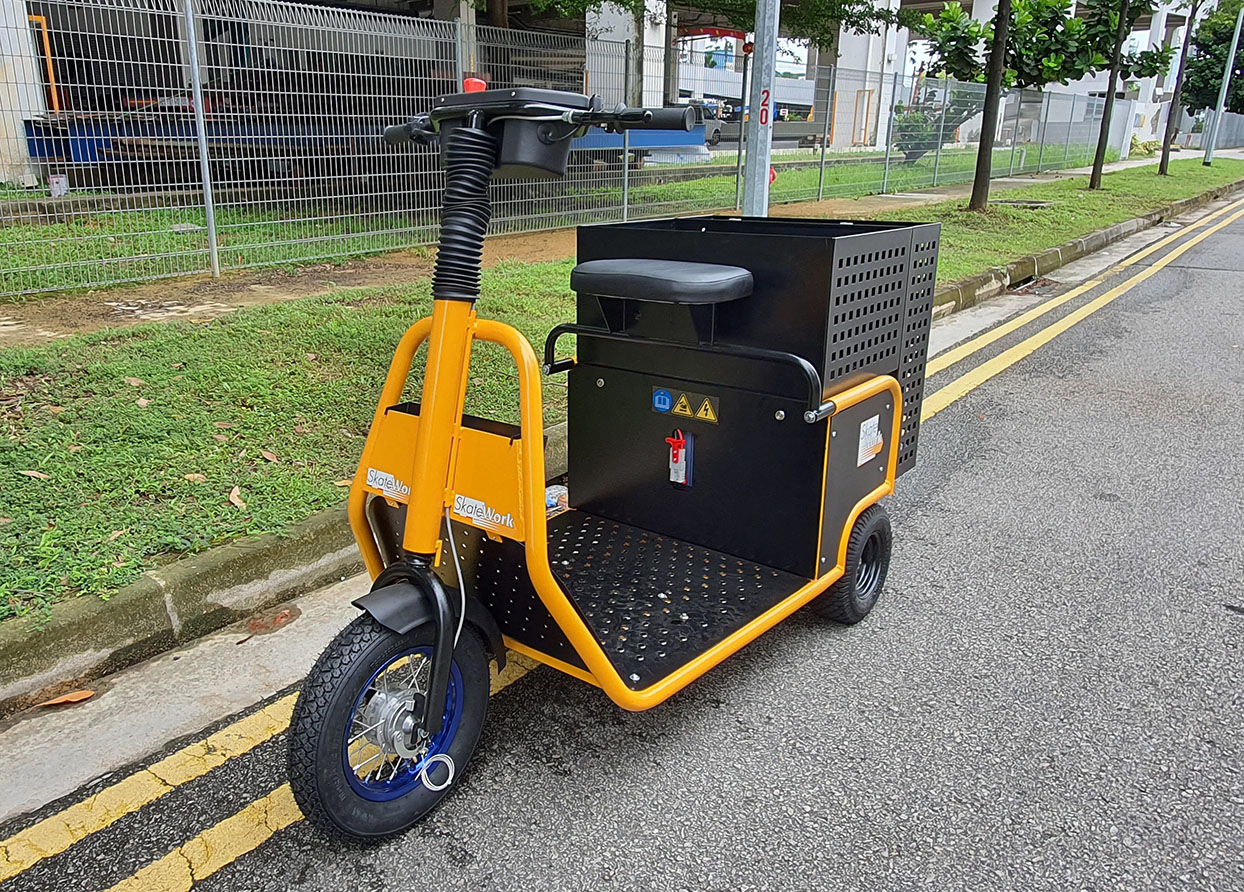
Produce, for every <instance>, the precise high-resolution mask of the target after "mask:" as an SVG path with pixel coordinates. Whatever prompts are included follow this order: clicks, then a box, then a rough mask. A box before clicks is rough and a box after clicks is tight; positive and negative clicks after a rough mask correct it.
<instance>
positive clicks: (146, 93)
mask: <svg viewBox="0 0 1244 892" xmlns="http://www.w3.org/2000/svg"><path fill="white" fill-rule="evenodd" d="M187 3H189V6H187ZM0 16H2V17H0V295H17V294H24V293H30V292H38V291H52V290H68V289H77V288H86V287H96V286H101V285H109V284H114V283H119V282H125V281H133V280H139V279H151V278H158V277H161V276H173V275H182V274H186V273H198V272H206V271H209V270H213V269H215V268H219V269H225V270H228V269H237V268H245V267H255V266H271V265H293V264H298V263H303V262H308V261H316V260H326V259H334V258H342V257H347V256H357V255H364V254H369V253H374V252H380V251H388V250H393V249H396V248H402V247H409V246H411V245H416V244H426V243H430V242H432V241H433V240H434V239H435V235H436V225H437V216H438V201H439V196H440V189H441V185H442V181H443V180H442V173H441V172H440V169H439V163H438V162H439V159H438V156H437V153H436V151H435V150H434V149H430V148H419V147H416V148H410V147H393V146H389V145H387V144H386V143H385V142H384V141H383V139H382V138H381V136H380V134H381V132H382V130H383V128H384V127H385V126H386V125H387V124H390V123H394V122H398V121H401V120H403V119H405V118H406V117H408V116H409V115H410V114H412V113H414V112H416V111H419V110H422V109H425V108H427V107H429V106H430V104H431V102H432V100H433V98H434V97H435V96H437V95H441V94H444V93H446V92H451V91H453V90H455V89H456V88H457V85H458V84H460V83H461V80H462V78H463V77H464V76H467V75H472V76H476V77H481V78H483V79H484V80H486V81H487V82H488V83H489V84H490V85H491V86H494V87H510V86H532V87H544V88H552V89H560V90H570V91H575V92H587V93H598V94H600V95H601V96H602V98H603V99H604V100H605V101H606V102H607V103H611V104H612V103H616V102H620V101H626V102H629V103H631V104H635V103H641V102H642V103H643V104H646V105H660V104H662V98H663V95H664V92H665V88H666V87H667V86H668V84H667V83H666V81H665V77H666V74H667V66H666V64H665V63H666V59H665V55H664V50H663V48H662V47H653V46H631V45H630V44H628V43H619V42H611V41H600V40H585V39H583V38H581V37H574V36H569V35H554V34H542V33H531V32H519V31H513V30H498V29H493V28H488V27H483V26H480V27H475V28H469V27H464V26H462V25H460V24H459V23H456V22H440V21H434V20H428V19H421V18H416V17H414V16H408V15H398V14H391V13H381V12H370V11H363V10H357V9H349V8H341V7H337V6H332V5H320V4H307V3H298V2H290V0H0ZM741 61H742V60H741V59H740V58H736V59H732V60H730V61H729V63H728V64H724V65H719V66H715V67H706V65H705V64H703V62H704V60H695V59H679V60H673V62H674V63H676V64H671V65H670V66H668V69H669V70H676V71H677V72H678V74H677V93H678V96H679V101H681V102H690V103H692V104H694V105H696V106H697V107H698V109H699V112H698V115H697V120H698V126H697V127H696V129H695V130H694V131H693V132H692V133H690V134H673V133H669V132H665V133H662V132H657V131H644V132H640V131H635V132H633V133H630V134H627V135H618V134H607V133H604V132H601V131H593V132H591V133H588V134H587V135H585V136H583V137H580V138H579V139H577V140H576V141H575V142H574V144H573V148H572V151H571V156H570V166H569V171H568V173H567V175H566V177H565V178H563V179H561V180H556V181H536V182H514V183H499V184H497V185H496V186H494V190H493V199H494V215H493V225H492V231H493V232H494V233H507V232H519V231H530V230H538V229H550V228H556V227H562V226H572V225H576V224H579V223H588V222H601V221H609V220H620V219H627V218H638V217H651V216H663V215H669V214H679V213H693V212H697V211H707V210H717V209H730V208H734V207H737V206H738V202H739V199H740V198H741V191H742V184H741V182H740V181H739V177H738V170H739V160H740V152H746V149H747V146H746V144H745V141H744V140H743V139H742V132H743V129H744V123H745V121H746V120H747V118H748V117H749V115H750V109H749V108H748V107H747V101H746V99H745V98H744V96H745V94H746V85H745V83H744V81H743V74H742V71H741V70H740V69H741V67H742V65H741ZM983 102H984V89H983V87H981V86H980V85H977V84H965V83H959V82H957V81H954V80H946V79H942V80H938V79H933V78H927V77H924V76H903V75H901V74H895V73H894V72H887V73H881V72H866V71H856V70H851V69H846V68H837V67H829V66H822V67H819V68H818V67H812V68H810V69H809V70H808V71H807V72H806V76H805V77H803V78H779V90H778V93H777V103H776V107H775V122H774V129H773V135H774V140H775V150H774V155H773V168H774V171H775V174H776V179H775V181H774V183H773V185H772V188H771V192H770V195H771V201H773V202H793V201H808V200H817V199H828V198H841V197H855V196H860V195H865V194H870V193H887V192H888V193H901V192H903V191H905V190H912V189H922V188H927V187H930V186H940V185H949V184H954V183H962V182H967V181H970V180H971V178H972V174H973V170H974V167H975V161H976V152H977V148H978V147H979V144H980V141H981V139H982V134H981V110H982V106H983ZM1102 104H1103V103H1102V100H1100V99H1092V98H1088V97H1085V96H1078V95H1071V94H1061V93H1050V92H1047V93H1041V92H1036V91H1028V92H1023V93H1020V92H1017V91H1016V92H1012V93H1010V94H1008V95H1007V96H1006V97H1005V100H1004V104H1003V107H1002V110H1001V113H1000V123H999V128H998V132H997V133H996V134H993V135H992V144H993V146H994V149H993V175H994V176H1008V175H1013V174H1021V173H1024V174H1030V173H1035V172H1038V171H1046V170H1051V169H1056V168H1065V167H1075V166H1079V165H1083V164H1087V163H1089V162H1090V161H1091V159H1092V153H1093V148H1094V146H1095V144H1096V139H1097V132H1098V127H1099V124H1100V118H1101V106H1102ZM1129 117H1130V103H1127V102H1119V103H1117V104H1116V116H1115V121H1114V122H1113V124H1112V128H1111V133H1112V147H1113V152H1114V153H1115V157H1117V156H1118V153H1119V152H1122V151H1123V150H1124V149H1125V145H1124V141H1125V140H1126V139H1127V138H1128V136H1129V128H1128V126H1127V123H1128V120H1129ZM1232 117H1235V116H1232ZM1221 140H1222V141H1221V143H1220V144H1221V145H1224V146H1226V145H1233V144H1239V142H1241V141H1244V128H1240V127H1239V126H1238V125H1237V124H1235V123H1234V122H1224V127H1223V128H1222V138H1221Z"/></svg>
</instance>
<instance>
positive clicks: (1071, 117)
mask: <svg viewBox="0 0 1244 892" xmlns="http://www.w3.org/2000/svg"><path fill="white" fill-rule="evenodd" d="M1075 122H1076V94H1075V93H1072V94H1071V111H1069V112H1068V113H1067V142H1066V143H1064V144H1063V163H1062V164H1061V165H1060V166H1061V167H1062V168H1066V167H1067V156H1068V155H1070V154H1071V127H1072V125H1073V124H1075Z"/></svg>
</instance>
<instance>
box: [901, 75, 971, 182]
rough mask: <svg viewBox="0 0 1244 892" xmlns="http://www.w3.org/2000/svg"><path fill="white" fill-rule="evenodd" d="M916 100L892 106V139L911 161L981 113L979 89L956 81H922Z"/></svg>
mask: <svg viewBox="0 0 1244 892" xmlns="http://www.w3.org/2000/svg"><path fill="white" fill-rule="evenodd" d="M916 95H917V97H918V98H917V99H916V100H915V101H914V102H911V103H909V104H905V103H901V102H900V103H897V104H896V105H895V106H894V142H893V145H894V147H895V148H896V149H898V150H899V151H900V152H902V153H903V157H904V159H906V161H907V162H908V163H909V164H910V163H914V162H915V161H918V160H919V159H920V158H921V157H923V156H924V155H926V154H928V153H929V152H934V151H936V150H937V149H938V148H940V147H941V146H942V145H943V144H945V143H946V142H947V141H948V140H949V139H951V138H952V137H953V136H954V134H955V131H956V129H958V127H959V125H960V124H962V123H963V122H964V121H966V120H968V119H969V118H971V117H973V116H975V115H977V114H979V113H980V90H979V89H977V88H975V87H968V86H963V85H961V84H960V83H959V82H958V81H934V80H925V81H924V82H923V83H922V84H921V85H920V86H919V87H918V88H917V89H916Z"/></svg>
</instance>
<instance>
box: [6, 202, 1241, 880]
mask: <svg viewBox="0 0 1244 892" xmlns="http://www.w3.org/2000/svg"><path fill="white" fill-rule="evenodd" d="M1161 256H1162V255H1161V254H1160V253H1159V254H1156V255H1154V256H1153V257H1150V258H1148V260H1147V261H1146V262H1145V263H1148V262H1152V261H1155V260H1158V259H1159V258H1160V257H1161ZM1144 268H1145V264H1144V263H1142V264H1138V265H1137V266H1134V267H1132V268H1131V269H1130V270H1128V271H1127V272H1126V273H1119V274H1117V275H1116V276H1115V277H1114V278H1112V279H1111V280H1109V281H1108V282H1107V283H1106V284H1105V285H1102V286H1101V287H1099V288H1097V289H1096V290H1094V291H1090V292H1089V293H1087V294H1085V295H1083V296H1082V297H1081V298H1079V299H1076V300H1073V301H1070V302H1069V303H1068V304H1067V305H1065V306H1064V307H1061V308H1060V309H1059V310H1057V311H1054V312H1052V313H1050V314H1048V315H1047V316H1045V317H1043V318H1042V319H1040V320H1039V321H1037V322H1034V323H1033V324H1032V325H1030V326H1028V327H1026V328H1023V329H1021V330H1020V331H1017V332H1015V333H1014V334H1012V335H1010V336H1008V337H1005V338H1002V339H1001V340H999V341H998V342H997V343H996V344H993V345H991V347H990V348H989V349H987V350H985V351H982V353H980V354H978V355H976V356H973V357H972V358H971V359H969V360H966V361H965V362H963V363H960V364H958V365H955V366H952V367H950V368H948V369H946V370H945V371H942V372H941V373H939V374H938V375H937V376H936V377H935V378H934V379H933V380H932V382H931V383H930V385H929V391H936V390H937V389H938V388H939V387H942V386H944V385H945V384H946V383H948V382H949V381H951V380H952V379H955V378H958V377H959V376H961V375H963V374H964V373H966V372H968V371H969V370H970V369H971V368H972V367H974V366H978V365H979V364H980V363H981V362H982V361H984V360H986V359H988V358H989V357H991V356H996V355H998V354H1000V353H1002V351H1004V350H1006V349H1007V348H1009V347H1012V346H1013V345H1015V344H1016V343H1017V342H1019V341H1020V340H1022V339H1024V338H1026V337H1028V336H1031V335H1033V334H1034V333H1036V332H1038V331H1039V330H1040V329H1042V328H1043V327H1045V326H1047V325H1049V324H1050V323H1052V322H1055V321H1056V320H1057V319H1059V318H1060V317H1062V316H1064V315H1065V314H1066V313H1068V312H1073V311H1075V310H1076V309H1077V308H1079V307H1081V306H1083V305H1084V304H1085V303H1086V302H1087V301H1089V300H1090V299H1092V298H1093V297H1094V296H1096V295H1100V294H1101V293H1102V292H1103V291H1104V290H1105V289H1106V288H1107V287H1108V286H1110V285H1113V284H1117V283H1118V281H1120V280H1121V279H1122V278H1124V277H1125V276H1126V275H1131V274H1133V273H1135V272H1137V271H1138V270H1143V269H1144ZM1242 276H1244V220H1240V221H1237V222H1234V223H1232V224H1231V225H1229V226H1228V227H1226V228H1225V229H1223V230H1222V231H1220V232H1218V233H1216V234H1214V235H1213V236H1211V237H1209V238H1207V239H1206V240H1205V241H1204V242H1203V243H1202V244H1200V245H1197V246H1196V247H1194V248H1193V249H1191V250H1189V251H1188V252H1187V253H1185V254H1183V255H1182V256H1181V257H1179V258H1178V259H1177V260H1175V261H1174V262H1172V263H1170V265H1169V266H1166V268H1164V269H1162V270H1160V271H1159V272H1157V273H1156V274H1154V275H1153V276H1152V277H1150V278H1148V279H1147V280H1145V281H1143V282H1140V283H1139V284H1137V285H1136V286H1135V287H1134V288H1132V289H1131V290H1130V291H1127V292H1126V293H1124V294H1122V295H1121V296H1120V297H1119V298H1118V299H1117V300H1115V301H1113V302H1111V303H1109V304H1108V305H1106V306H1104V307H1102V308H1101V309H1099V310H1097V311H1096V312H1094V313H1093V314H1092V315H1090V316H1088V317H1087V318H1086V319H1084V320H1083V321H1082V322H1080V323H1079V324H1078V325H1076V326H1074V327H1072V328H1071V329H1070V330H1068V331H1066V332H1065V333H1063V334H1060V335H1059V336H1058V337H1056V338H1054V339H1053V340H1051V341H1050V342H1049V343H1047V344H1044V345H1043V346H1040V347H1039V348H1038V349H1037V350H1036V352H1034V353H1033V354H1032V355H1030V356H1027V357H1026V358H1023V359H1020V360H1019V361H1018V362H1016V363H1015V364H1014V365H1012V366H1010V367H1009V368H1007V369H1006V370H1004V371H1002V372H1001V373H999V374H997V375H996V376H994V377H991V378H989V379H988V380H986V381H984V383H982V384H980V386H978V387H976V388H975V389H973V390H971V392H969V393H967V394H966V395H965V396H964V397H963V398H962V399H960V400H958V401H956V402H954V403H952V404H950V405H949V406H948V407H946V408H945V409H944V410H942V411H941V412H939V413H938V414H937V415H936V417H934V418H932V419H931V420H929V421H928V422H927V424H926V425H925V427H924V429H923V433H922V436H921V442H920V450H921V454H920V461H919V465H918V467H917V469H916V470H915V471H914V472H912V473H911V474H908V475H907V476H905V477H903V478H901V480H900V483H899V493H898V494H897V495H896V496H895V497H893V498H892V499H891V500H890V510H891V513H892V516H893V521H894V529H895V535H896V541H895V553H894V561H893V564H892V566H891V570H890V579H889V582H888V585H887V591H886V593H885V594H884V596H883V599H882V601H881V603H880V604H879V605H878V607H877V609H876V610H875V611H874V613H873V614H872V616H871V617H869V619H868V620H867V621H865V622H864V623H862V624H861V625H859V626H856V627H854V628H850V629H845V628H840V627H834V626H831V625H826V624H824V623H821V622H818V621H816V620H815V618H813V617H808V616H800V615H797V616H796V617H795V618H793V619H792V620H790V621H788V622H786V623H785V624H783V625H782V626H779V627H778V628H777V629H775V630H773V631H772V632H770V633H768V634H767V635H765V636H764V637H762V638H761V639H760V640H758V641H757V642H755V643H754V644H753V645H751V646H750V647H749V648H747V649H745V650H744V651H742V652H741V653H739V654H738V655H736V656H734V657H732V658H731V659H730V660H729V661H727V662H726V663H725V664H723V665H722V666H721V667H719V668H718V669H717V670H715V671H714V672H712V673H710V674H709V675H708V676H706V677H705V678H703V679H702V680H700V681H698V682H696V683H695V684H694V685H692V686H691V687H690V688H689V689H688V690H687V691H685V692H683V693H682V694H680V695H678V696H676V697H675V698H674V699H673V700H671V701H670V702H668V703H666V704H665V705H663V706H661V707H658V708H657V709H655V710H652V711H650V712H647V713H641V714H628V713H624V712H621V711H619V710H618V709H616V708H615V707H613V706H612V705H611V704H610V703H609V702H608V701H607V700H606V699H605V698H604V696H603V695H601V694H600V693H599V692H598V691H596V690H595V689H593V688H590V687H588V686H586V685H583V684H581V683H578V682H576V681H574V680H572V679H570V678H567V677H565V676H563V675H560V674H558V673H556V672H553V671H551V670H548V669H544V668H541V669H537V670H535V671H533V672H531V673H530V674H527V675H526V676H524V677H523V678H521V679H520V680H519V681H517V682H516V683H514V684H513V685H511V686H509V687H508V688H506V689H505V690H503V691H502V692H501V693H499V694H498V695H497V696H496V697H494V698H493V701H492V705H491V713H490V716H489V720H488V726H487V728H486V730H485V736H484V740H483V743H482V745H481V749H480V751H479V753H478V755H477V757H476V759H475V761H474V763H473V764H472V766H471V768H470V771H469V775H468V776H467V777H466V779H465V780H464V782H463V784H462V785H461V787H460V789H459V790H458V791H457V792H456V794H455V795H453V796H452V797H450V799H449V800H447V801H446V802H445V804H444V805H443V806H442V807H441V808H440V809H439V810H438V811H437V812H436V813H435V814H434V815H433V816H432V818H431V819H430V820H429V821H427V822H426V823H425V824H424V825H422V826H421V827H419V828H417V829H416V830H414V831H413V832H411V833H409V834H408V835H406V836H405V837H403V838H401V839H399V840H396V841H392V842H388V843H385V844H382V845H378V846H373V847H368V848H345V849H342V848H337V847H333V846H331V845H329V844H327V843H326V842H324V841H323V840H322V839H320V838H319V837H317V835H316V834H315V832H314V831H313V830H312V829H311V828H310V827H309V826H307V825H306V823H305V822H298V823H294V824H293V825H292V826H289V827H287V828H285V829H281V830H279V831H278V832H276V833H275V834H274V836H273V837H272V838H271V839H268V840H267V841H266V842H264V843H263V844H262V845H260V846H259V847H258V848H256V849H255V850H254V851H250V852H249V854H243V855H242V856H241V857H238V858H237V859H236V860H233V859H229V858H224V859H223V863H224V866H223V867H221V868H220V869H219V870H217V871H216V872H214V873H213V874H212V875H211V876H209V877H208V878H207V879H205V880H203V881H202V882H200V883H198V884H197V885H196V886H195V888H196V889H202V890H213V892H214V890H220V892H224V890H231V892H241V890H252V889H253V890H261V889H262V890H273V889H316V890H351V892H353V890H357V889H372V890H387V889H392V890H411V889H471V890H475V889H479V890H493V889H533V888H534V889H558V890H560V889H567V890H569V889H576V890H577V889H593V890H597V889H601V890H603V889H611V890H612V889H618V890H630V889H635V890H648V889H661V890H667V889H668V890H677V889H687V890H744V889H792V890H806V889H1051V890H1055V889H1056V890H1067V889H1127V890H1132V889H1148V888H1154V889H1182V888H1189V889H1218V890H1228V889H1240V888H1242V887H1244V718H1242V716H1241V706H1242V703H1241V699H1242V695H1241V692H1242V691H1244V659H1242V657H1244V654H1242V652H1241V651H1242V646H1244V483H1242V481H1244V453H1242V450H1241V448H1240V444H1241V443H1242V442H1244V411H1241V394H1242V393H1244V289H1242V288H1241V284H1240V283H1241V281H1244V278H1242ZM775 497H780V495H779V494H775ZM312 656H313V655H308V663H310V660H311V659H312ZM83 745H84V746H89V745H90V742H89V741H83ZM34 756H35V754H32V757H34ZM283 763H284V739H283V737H282V736H278V737H276V738H273V739H271V740H269V741H268V742H266V743H263V744H261V745H260V746H259V747H258V748H256V749H254V750H253V751H251V752H250V753H249V754H247V755H244V756H240V757H237V758H233V759H230V760H229V761H227V762H226V763H225V764H224V765H223V766H221V767H219V768H217V769H215V770H214V771H211V772H209V773H207V774H206V775H204V776H202V777H200V778H198V779H197V780H192V781H190V782H189V783H186V784H183V785H181V786H178V787H177V788H176V789H175V790H174V791H173V792H172V793H170V794H169V795H167V796H165V797H164V798H161V799H159V800H158V801H155V802H153V803H152V804H150V805H148V806H146V807H144V808H142V809H140V810H138V811H136V812H133V813H130V814H128V815H126V816H124V817H122V818H121V819H120V820H119V821H117V822H116V823H114V824H112V825H111V826H109V827H107V828H106V829H104V830H102V831H100V832H98V833H96V834H94V835H92V836H89V837H87V838H86V839H85V840H83V841H81V842H79V843H78V844H77V845H74V846H73V847H72V848H70V849H69V850H68V851H66V852H64V853H62V854H59V855H56V856H54V857H51V858H47V859H45V860H42V861H40V862H39V863H37V864H35V865H34V866H33V867H31V868H29V869H28V870H26V871H25V872H24V873H22V874H20V875H18V876H17V877H15V878H14V879H12V880H10V881H9V882H8V883H7V884H5V885H4V886H3V889H4V890H5V892H8V890H10V889H11V890H13V892H27V890H35V889H41V890H42V889H51V888H55V889H57V890H58V892H71V890H80V889H81V890H87V889H92V890H94V889H105V888H108V887H109V886H111V885H112V884H114V883H117V882H120V881H122V880H124V879H125V878H127V877H129V876H130V875H132V874H134V873H135V872H136V871H139V870H140V869H141V868H143V867H144V866H145V865H147V864H149V863H151V862H153V861H156V860H157V859H159V858H161V857H162V856H164V855H165V854H166V853H167V852H169V851H170V850H171V849H173V848H174V847H175V846H178V845H181V844H182V843H185V842H186V840H188V839H190V838H192V837H194V836H195V835H196V834H198V833H200V832H201V831H203V830H204V829H205V828H207V827H210V826H212V825H213V824H216V823H217V822H220V821H222V820H224V819H226V818H228V817H229V816H230V815H233V814H235V813H236V812H238V811H239V810H240V809H242V808H244V807H245V806H246V805H247V804H248V803H250V802H251V801H253V800H255V799H256V798H257V797H261V796H264V795H265V794H267V793H269V792H270V791H272V790H273V789H274V788H277V787H278V786H279V785H280V784H282V783H283V781H284V764H283ZM120 774H124V772H121V773H119V774H118V776H119V775H120ZM115 780H116V777H113V778H110V779H106V780H105V781H104V783H108V782H111V781H115ZM88 792H90V791H86V790H84V791H83V793H82V795H85V794H86V793H88ZM74 798H81V797H80V796H79V797H74ZM63 805H64V803H62V804H61V805H60V806H57V807H58V808H59V807H63ZM53 811H55V809H51V810H48V811H45V812H44V813H41V814H40V815H39V816H36V817H42V816H44V815H46V814H49V813H51V812H53ZM32 820H33V818H28V819H23V820H21V821H18V822H15V823H13V824H10V825H9V827H7V828H0V838H3V837H4V836H7V835H9V834H11V833H13V832H14V831H15V830H18V829H20V828H21V827H23V826H26V825H28V824H30V823H31V821H32ZM134 888H152V889H154V888H174V886H172V885H165V886H159V885H146V886H135V887H134Z"/></svg>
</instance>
